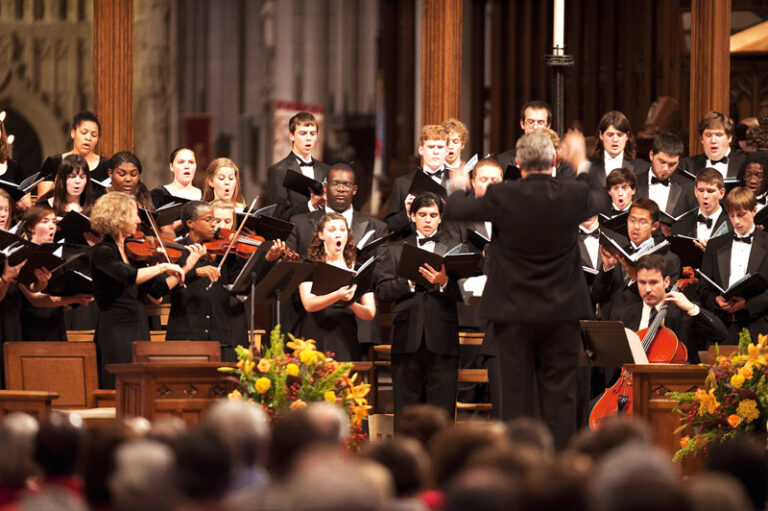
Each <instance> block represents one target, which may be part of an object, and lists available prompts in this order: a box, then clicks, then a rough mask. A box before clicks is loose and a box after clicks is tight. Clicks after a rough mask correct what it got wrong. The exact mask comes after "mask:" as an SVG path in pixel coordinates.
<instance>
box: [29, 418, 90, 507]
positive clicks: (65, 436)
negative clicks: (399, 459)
mask: <svg viewBox="0 0 768 511" xmlns="http://www.w3.org/2000/svg"><path fill="white" fill-rule="evenodd" d="M82 441H83V429H82V419H81V418H80V416H78V415H76V414H71V415H70V414H66V413H53V414H51V415H50V416H49V417H48V419H46V420H45V421H43V422H42V423H41V424H40V429H39V430H38V432H37V439H36V440H35V462H36V463H37V464H38V465H39V466H40V469H41V471H42V473H43V480H42V483H41V485H40V487H41V488H42V489H56V490H61V491H64V492H69V493H71V494H72V495H74V496H76V497H77V498H78V499H84V498H85V492H84V489H83V479H82V477H80V475H79V474H78V463H79V461H80V452H81V451H80V450H81V448H82Z"/></svg>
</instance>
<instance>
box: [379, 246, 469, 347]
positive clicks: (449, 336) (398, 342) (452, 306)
mask: <svg viewBox="0 0 768 511" xmlns="http://www.w3.org/2000/svg"><path fill="white" fill-rule="evenodd" d="M403 243H410V244H411V245H416V244H417V242H416V236H415V235H411V236H408V237H407V238H405V239H404V240H402V241H393V242H390V243H389V245H388V246H387V250H386V252H385V257H384V264H383V265H382V269H381V279H380V280H379V282H378V283H377V285H376V297H377V298H379V299H380V300H384V301H392V302H395V305H394V308H393V309H392V353H396V354H407V353H415V352H416V351H418V349H419V347H420V346H421V341H422V339H424V342H425V343H426V347H427V349H428V350H429V351H430V352H431V353H437V354H441V355H456V356H458V354H459V326H458V318H457V314H456V302H458V301H460V300H461V292H460V291H459V286H458V283H457V282H456V280H455V279H453V278H449V279H448V284H447V286H446V287H445V289H444V290H443V291H440V289H439V286H437V285H434V286H430V287H428V288H424V287H422V286H420V285H418V284H417V285H416V290H415V291H411V288H410V285H409V284H408V280H407V279H405V278H403V277H399V276H398V275H397V266H398V264H399V263H400V256H401V254H402V251H403ZM454 246H456V241H455V240H451V239H445V238H444V237H441V238H440V240H439V241H437V242H436V243H435V253H436V254H441V255H442V254H445V253H446V252H447V251H448V250H450V249H451V248H453V247H454Z"/></svg>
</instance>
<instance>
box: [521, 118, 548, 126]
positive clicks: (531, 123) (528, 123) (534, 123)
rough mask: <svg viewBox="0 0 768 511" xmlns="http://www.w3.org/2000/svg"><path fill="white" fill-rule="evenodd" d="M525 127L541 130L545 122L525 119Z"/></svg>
mask: <svg viewBox="0 0 768 511" xmlns="http://www.w3.org/2000/svg"><path fill="white" fill-rule="evenodd" d="M525 125H526V126H528V127H529V128H536V127H539V128H543V127H544V126H546V125H547V121H542V120H536V119H526V120H525Z"/></svg>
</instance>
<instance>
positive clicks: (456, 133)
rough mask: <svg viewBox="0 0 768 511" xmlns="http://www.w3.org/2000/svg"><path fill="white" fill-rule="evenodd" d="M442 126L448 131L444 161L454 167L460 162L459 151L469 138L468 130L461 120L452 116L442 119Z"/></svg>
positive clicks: (460, 151)
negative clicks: (445, 119)
mask: <svg viewBox="0 0 768 511" xmlns="http://www.w3.org/2000/svg"><path fill="white" fill-rule="evenodd" d="M443 128H445V130H446V131H447V132H448V146H447V150H446V154H445V162H446V163H447V164H448V165H450V166H451V167H454V168H455V167H457V166H458V164H459V162H461V153H462V151H463V150H464V146H466V145H467V140H469V130H468V129H467V127H466V126H465V125H464V123H463V122H461V121H460V120H458V119H454V118H453V117H452V118H450V119H448V120H447V121H443Z"/></svg>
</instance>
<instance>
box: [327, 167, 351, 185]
mask: <svg viewBox="0 0 768 511" xmlns="http://www.w3.org/2000/svg"><path fill="white" fill-rule="evenodd" d="M334 170H338V171H340V172H351V173H352V175H353V176H354V182H355V183H357V172H356V171H355V169H354V167H352V166H351V165H347V164H346V163H334V164H333V165H331V168H330V170H328V181H330V179H331V172H333V171H334Z"/></svg>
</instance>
